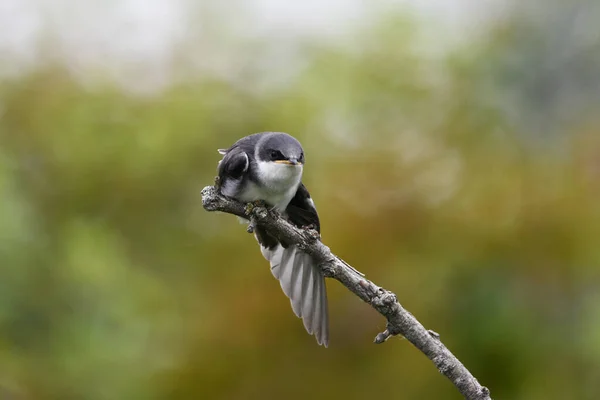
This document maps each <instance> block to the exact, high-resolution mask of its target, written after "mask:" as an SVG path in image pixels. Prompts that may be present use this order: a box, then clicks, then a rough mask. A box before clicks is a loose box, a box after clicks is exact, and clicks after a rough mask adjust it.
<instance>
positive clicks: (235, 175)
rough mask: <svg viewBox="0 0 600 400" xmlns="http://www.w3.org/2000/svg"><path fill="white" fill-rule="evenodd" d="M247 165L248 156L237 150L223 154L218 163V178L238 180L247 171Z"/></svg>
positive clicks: (248, 161) (248, 163) (248, 162)
mask: <svg viewBox="0 0 600 400" xmlns="http://www.w3.org/2000/svg"><path fill="white" fill-rule="evenodd" d="M249 165H250V160H249V159H248V154H246V152H244V151H243V150H241V149H239V148H236V149H233V150H232V151H229V152H227V153H225V157H223V159H222V160H221V161H219V176H220V177H222V178H223V177H226V178H232V179H239V178H241V176H242V175H243V174H244V172H246V171H248V166H249Z"/></svg>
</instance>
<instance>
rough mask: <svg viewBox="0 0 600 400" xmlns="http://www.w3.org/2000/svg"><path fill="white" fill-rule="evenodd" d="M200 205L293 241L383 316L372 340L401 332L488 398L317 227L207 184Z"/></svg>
mask: <svg viewBox="0 0 600 400" xmlns="http://www.w3.org/2000/svg"><path fill="white" fill-rule="evenodd" d="M202 205H203V206H204V209H205V210H207V211H221V212H224V213H229V214H234V215H237V216H240V217H244V218H248V219H250V221H251V225H255V226H261V227H264V228H265V229H267V230H268V231H269V233H271V234H273V235H275V236H276V237H278V238H281V239H285V240H286V241H287V242H289V243H294V244H296V245H297V246H298V247H299V248H300V249H301V250H303V251H305V252H306V253H308V254H310V255H311V256H312V257H313V259H314V260H315V261H316V262H318V263H319V265H320V267H321V268H322V270H323V273H324V274H325V276H326V277H329V278H333V279H335V280H337V281H339V282H340V283H341V284H342V285H344V286H345V287H346V288H347V289H348V290H350V291H351V292H352V293H354V294H355V295H357V296H358V297H360V298H361V299H362V300H363V301H365V302H366V303H368V304H370V305H371V306H372V307H373V308H374V309H375V310H377V311H378V312H379V313H380V314H381V315H383V316H384V317H385V318H386V319H387V329H386V330H385V331H383V332H381V333H379V334H378V335H377V336H376V337H375V343H383V342H385V341H386V340H387V339H388V338H389V337H391V336H394V335H402V336H404V337H405V338H406V339H407V340H408V341H409V342H411V343H412V344H413V345H414V346H415V347H416V348H418V349H419V350H421V352H423V354H425V355H426V356H427V358H429V359H430V360H431V361H432V362H433V363H434V364H435V366H436V367H437V369H438V370H439V371H440V372H441V373H442V374H443V375H444V376H446V377H447V378H448V379H450V381H451V382H452V383H453V384H454V386H456V388H457V389H458V390H459V391H460V393H461V394H462V395H463V396H464V397H465V399H469V400H491V397H490V391H489V390H488V389H487V388H486V387H485V386H482V385H480V384H479V382H478V381H477V379H475V377H474V376H473V375H472V374H471V373H470V372H469V370H468V369H467V368H466V367H465V366H464V365H463V364H462V363H461V362H460V361H459V360H458V359H457V358H456V357H455V356H454V354H452V353H451V352H450V350H448V348H446V346H444V344H443V343H442V342H441V340H440V335H438V334H437V333H436V332H434V331H431V330H427V329H425V327H423V325H422V324H421V323H420V322H419V321H418V320H417V319H416V318H415V317H414V316H413V315H412V314H411V313H410V312H408V311H407V310H405V309H404V308H403V307H402V306H401V305H400V303H399V302H398V299H397V297H396V295H395V294H394V293H392V292H390V291H389V290H386V289H383V288H381V287H379V286H377V285H375V284H374V283H373V282H371V281H369V280H368V279H366V278H365V277H364V276H362V275H360V274H358V273H357V272H356V270H354V269H353V268H352V267H350V266H349V265H348V264H347V263H346V262H345V261H343V260H342V259H340V258H338V257H337V256H335V255H334V254H333V253H332V252H331V250H329V247H327V246H326V245H325V244H323V243H322V242H321V241H320V240H319V237H318V234H317V233H316V231H312V230H304V229H299V228H296V227H295V226H293V225H291V224H290V223H288V222H287V221H286V220H285V219H283V218H281V217H280V216H279V215H277V213H275V212H272V211H270V210H268V209H267V208H265V207H263V206H260V205H252V204H248V205H245V204H242V203H240V202H238V201H235V200H232V199H229V198H226V197H224V196H222V195H220V194H219V193H218V192H217V190H216V189H215V188H214V187H212V186H207V187H205V188H204V189H203V190H202Z"/></svg>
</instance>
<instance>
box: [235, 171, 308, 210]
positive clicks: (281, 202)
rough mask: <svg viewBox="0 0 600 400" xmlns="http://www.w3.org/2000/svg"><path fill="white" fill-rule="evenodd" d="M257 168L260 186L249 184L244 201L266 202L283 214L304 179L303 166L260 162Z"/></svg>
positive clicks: (243, 195) (243, 197) (243, 196)
mask: <svg viewBox="0 0 600 400" xmlns="http://www.w3.org/2000/svg"><path fill="white" fill-rule="evenodd" d="M257 167H258V168H257V175H258V181H259V184H258V185H256V184H253V183H250V184H248V187H247V188H246V190H245V191H244V193H243V194H242V200H243V201H254V200H264V201H266V202H267V203H269V204H272V205H273V206H274V207H275V209H277V210H278V211H280V212H283V211H284V210H285V208H286V207H287V205H288V203H289V202H290V200H292V198H293V197H294V195H295V194H296V191H297V190H298V186H299V185H300V181H301V179H302V165H289V164H278V163H275V162H272V161H259V162H258V163H257Z"/></svg>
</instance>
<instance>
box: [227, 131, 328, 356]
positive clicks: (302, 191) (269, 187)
mask: <svg viewBox="0 0 600 400" xmlns="http://www.w3.org/2000/svg"><path fill="white" fill-rule="evenodd" d="M218 152H219V153H220V154H221V155H222V156H223V158H222V159H221V160H220V161H219V162H218V166H217V170H218V179H217V189H218V190H219V192H220V193H221V194H222V195H224V196H226V197H229V198H232V199H235V200H238V201H240V202H243V203H253V202H264V203H266V204H267V205H268V207H270V208H271V209H272V210H275V211H276V212H278V213H279V214H280V215H281V216H282V217H284V218H285V219H286V220H287V221H289V222H290V223H292V224H293V225H295V226H296V227H299V228H311V229H314V230H316V231H317V232H318V234H319V235H320V232H321V226H320V222H319V215H318V213H317V209H316V207H315V203H314V201H313V200H312V198H311V197H310V193H309V192H308V190H307V189H306V186H304V184H303V183H302V172H303V169H304V163H305V155H304V150H303V148H302V145H301V144H300V142H299V141H298V140H297V139H296V138H294V137H293V136H291V135H289V134H287V133H284V132H260V133H255V134H252V135H248V136H245V137H243V138H241V139H239V140H238V141H236V142H235V143H234V144H233V145H232V146H231V147H229V148H227V149H218ZM253 232H254V236H255V237H256V239H257V241H258V243H259V244H260V250H261V253H262V255H263V256H264V258H265V259H267V261H269V263H270V266H271V272H272V273H273V276H275V278H277V279H278V280H279V283H280V285H281V288H282V289H283V292H284V293H285V295H286V296H287V297H288V298H289V299H290V303H291V306H292V310H293V311H294V313H295V314H296V316H298V317H299V318H302V321H303V323H304V327H305V329H306V331H307V332H308V333H309V334H311V335H314V336H315V338H316V340H317V343H318V344H319V345H323V346H325V347H328V345H329V311H328V304H327V290H326V285H325V277H324V276H323V272H322V271H321V269H320V268H319V266H318V264H316V263H315V262H314V261H313V260H312V258H311V256H310V255H308V254H306V253H305V252H303V251H301V250H300V249H299V248H298V247H297V246H296V245H294V244H291V243H285V241H282V240H279V239H277V238H276V237H274V236H273V235H271V234H269V233H268V232H267V231H266V230H265V229H264V228H262V227H260V226H256V227H253Z"/></svg>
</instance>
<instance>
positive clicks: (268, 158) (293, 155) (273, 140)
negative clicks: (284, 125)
mask: <svg viewBox="0 0 600 400" xmlns="http://www.w3.org/2000/svg"><path fill="white" fill-rule="evenodd" d="M256 155H257V158H258V161H262V162H269V163H275V164H282V165H287V166H291V167H294V166H295V167H302V165H303V164H304V150H303V149H302V145H301V144H300V142H299V141H298V140H296V139H295V138H294V137H292V136H290V135H288V134H287V133H282V132H276V133H273V134H271V135H269V136H267V137H265V139H264V140H262V141H261V142H260V143H259V144H258V148H257V154H256Z"/></svg>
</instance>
